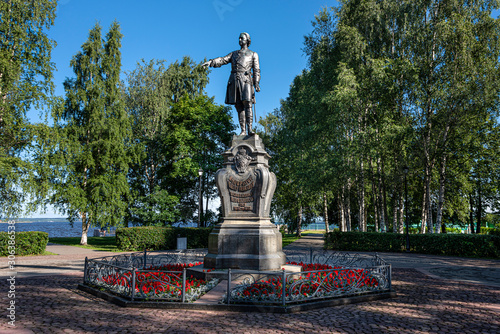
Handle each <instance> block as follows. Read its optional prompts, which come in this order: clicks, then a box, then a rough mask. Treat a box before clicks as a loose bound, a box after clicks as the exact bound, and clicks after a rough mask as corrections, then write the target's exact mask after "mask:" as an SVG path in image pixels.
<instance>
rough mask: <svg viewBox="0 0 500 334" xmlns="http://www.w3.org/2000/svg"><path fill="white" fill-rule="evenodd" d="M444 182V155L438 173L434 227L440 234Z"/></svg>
mask: <svg viewBox="0 0 500 334" xmlns="http://www.w3.org/2000/svg"><path fill="white" fill-rule="evenodd" d="M445 182H446V155H443V160H442V162H441V168H440V171H439V195H438V207H437V216H436V227H435V232H436V233H440V231H441V225H442V224H443V207H444V191H445Z"/></svg>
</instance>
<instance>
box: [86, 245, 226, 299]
mask: <svg viewBox="0 0 500 334" xmlns="http://www.w3.org/2000/svg"><path fill="white" fill-rule="evenodd" d="M144 255H146V254H144ZM137 259H141V260H146V256H144V257H143V256H142V255H141V254H132V255H127V256H126V257H124V259H121V258H120V257H119V256H114V257H108V258H102V259H94V260H86V263H85V275H84V276H85V277H84V282H85V283H86V284H88V285H91V286H95V287H98V288H100V289H103V290H105V291H108V292H112V293H113V294H116V295H119V296H123V297H128V298H130V299H131V300H134V299H135V300H146V301H147V300H157V301H177V302H193V301H195V300H197V299H198V298H200V297H201V296H202V295H203V294H205V293H206V292H207V291H209V290H210V289H212V288H213V287H214V286H216V285H217V284H218V281H219V280H218V279H212V280H210V281H205V280H201V279H197V278H194V277H193V276H190V277H187V275H186V269H187V268H190V267H194V266H197V265H200V264H202V262H194V263H163V264H154V265H150V266H147V267H144V268H142V269H137V268H134V267H133V266H132V268H127V267H120V266H119V265H117V264H121V265H127V264H130V263H134V264H135V263H138V261H137ZM161 259H163V260H165V259H169V257H165V256H164V254H163V255H162V257H161ZM145 262H146V261H144V262H141V263H145ZM151 262H152V259H151V258H149V263H151Z"/></svg>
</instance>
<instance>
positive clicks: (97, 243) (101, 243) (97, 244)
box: [49, 237, 121, 252]
mask: <svg viewBox="0 0 500 334" xmlns="http://www.w3.org/2000/svg"><path fill="white" fill-rule="evenodd" d="M80 239H81V238H80V237H70V238H49V242H51V243H54V244H58V245H67V246H76V247H81V248H88V249H95V250H99V251H108V252H121V250H119V249H118V248H117V247H116V238H115V237H88V238H87V245H86V246H82V245H80Z"/></svg>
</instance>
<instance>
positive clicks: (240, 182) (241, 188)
mask: <svg viewBox="0 0 500 334" xmlns="http://www.w3.org/2000/svg"><path fill="white" fill-rule="evenodd" d="M254 186H255V177H254V176H253V175H252V174H249V175H248V177H247V178H246V179H245V178H243V179H240V178H239V177H236V176H235V175H230V176H229V177H228V178H227V187H228V188H229V201H230V203H231V211H253V209H254V191H253V189H254Z"/></svg>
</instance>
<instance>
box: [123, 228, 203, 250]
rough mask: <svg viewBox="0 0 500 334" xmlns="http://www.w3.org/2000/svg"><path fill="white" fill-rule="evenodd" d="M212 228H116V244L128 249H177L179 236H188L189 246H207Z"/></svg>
mask: <svg viewBox="0 0 500 334" xmlns="http://www.w3.org/2000/svg"><path fill="white" fill-rule="evenodd" d="M211 232H212V229H211V228H189V227H184V228H183V227H160V226H142V227H127V228H119V229H117V230H116V244H117V246H118V248H119V249H121V250H127V251H141V250H144V249H147V250H162V249H175V248H176V247H177V237H178V236H180V237H186V238H187V247H188V248H207V247H208V235H209V234H210V233H211Z"/></svg>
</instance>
